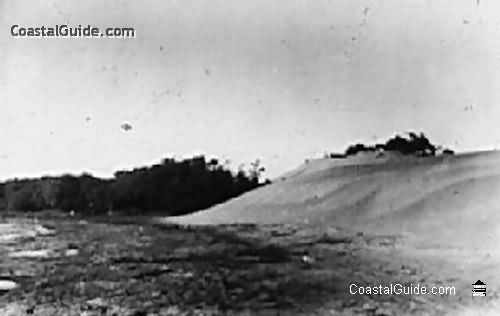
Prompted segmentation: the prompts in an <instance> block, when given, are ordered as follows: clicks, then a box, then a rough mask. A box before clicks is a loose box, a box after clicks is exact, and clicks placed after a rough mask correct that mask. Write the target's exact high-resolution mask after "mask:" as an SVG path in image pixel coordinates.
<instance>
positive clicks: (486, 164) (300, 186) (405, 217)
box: [175, 152, 500, 247]
mask: <svg viewBox="0 0 500 316" xmlns="http://www.w3.org/2000/svg"><path fill="white" fill-rule="evenodd" d="M175 221H177V222H181V223H187V224H221V223H241V222H251V223H308V224H313V225H318V226H340V227H346V228H351V229H356V230H358V231H364V232H371V233H382V234H398V235H411V236H419V237H422V238H425V237H426V236H428V238H432V239H435V240H436V241H437V242H440V243H441V242H443V241H446V242H448V243H450V244H455V243H456V244H457V245H461V244H464V243H468V244H470V245H481V247H484V246H487V245H492V246H496V247H497V245H498V242H500V152H481V153H468V154H461V155H456V156H439V157H431V158H404V157H397V156H392V157H391V156H390V155H385V156H384V157H379V158H375V156H372V157H367V156H365V157H354V158H352V159H351V158H349V159H321V160H316V161H311V162H309V163H308V164H306V165H303V166H301V167H299V168H298V169H297V170H295V171H293V172H290V173H288V174H287V176H286V178H282V179H278V180H277V181H276V182H275V183H273V184H272V185H269V186H265V187H262V188H260V189H258V190H255V191H252V192H249V193H247V194H245V195H243V196H241V197H238V198H236V199H233V200H231V201H229V202H227V203H225V204H221V205H218V206H215V207H213V208H211V209H209V210H206V211H202V212H199V213H196V214H192V215H189V216H184V217H179V218H176V219H175Z"/></svg>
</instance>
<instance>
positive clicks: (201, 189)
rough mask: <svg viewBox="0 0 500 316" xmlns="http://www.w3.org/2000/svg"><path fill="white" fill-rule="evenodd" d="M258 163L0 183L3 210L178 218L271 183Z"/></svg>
mask: <svg viewBox="0 0 500 316" xmlns="http://www.w3.org/2000/svg"><path fill="white" fill-rule="evenodd" d="M264 171H265V169H264V167H262V166H261V165H260V161H259V160H256V161H255V162H254V163H252V164H251V166H250V168H249V169H248V170H244V169H243V168H240V169H239V170H237V171H232V170H230V168H229V167H228V166H227V165H222V164H221V163H220V162H219V161H218V160H217V159H211V160H209V161H207V160H206V158H205V157H204V156H195V157H192V158H188V159H183V160H176V159H171V158H167V159H164V160H163V161H162V162H161V163H159V164H155V165H153V166H149V167H141V168H135V169H133V170H121V171H117V172H116V173H115V174H114V176H113V177H112V178H111V179H103V178H98V177H94V176H92V175H91V174H88V173H84V174H81V175H70V174H65V175H62V176H57V177H41V178H34V179H13V180H8V181H5V182H3V183H0V208H1V209H7V210H19V211H41V210H47V209H52V210H54V209H55V210H63V211H68V212H69V211H71V210H73V211H75V212H80V213H84V214H89V215H99V214H103V213H106V212H109V211H117V212H121V213H127V214H135V215H139V214H147V213H152V212H154V213H155V214H158V213H161V214H163V215H168V216H174V215H183V214H188V213H191V212H194V211H197V210H202V209H205V208H208V207H210V206H212V205H214V204H218V203H222V202H224V201H226V200H228V199H231V198H233V197H236V196H238V195H241V194H243V193H245V192H247V191H250V190H253V189H255V188H257V187H260V186H262V185H265V184H268V183H270V181H269V180H266V181H265V182H262V181H261V180H262V179H261V176H262V173H263V172H264Z"/></svg>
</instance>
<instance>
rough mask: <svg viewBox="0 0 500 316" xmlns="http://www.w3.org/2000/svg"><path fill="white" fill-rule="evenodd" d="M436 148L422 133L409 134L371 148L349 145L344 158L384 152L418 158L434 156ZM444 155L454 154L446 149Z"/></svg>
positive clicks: (361, 145) (363, 145)
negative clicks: (358, 154) (364, 153)
mask: <svg viewBox="0 0 500 316" xmlns="http://www.w3.org/2000/svg"><path fill="white" fill-rule="evenodd" d="M437 148H438V147H436V146H435V145H434V144H432V143H431V142H430V141H429V139H428V138H427V137H426V136H425V135H424V133H420V134H418V135H417V134H416V133H414V132H409V133H408V137H402V136H400V135H396V136H394V137H392V138H390V139H389V140H387V142H385V143H384V144H375V145H373V146H367V145H365V144H361V143H358V144H355V145H350V146H348V147H347V149H346V150H345V156H352V155H356V154H357V153H359V152H379V153H380V152H384V151H395V152H399V153H401V154H403V155H415V156H420V157H427V156H435V155H436V151H437ZM443 153H444V154H453V153H454V152H453V151H452V150H450V149H446V153H445V152H443Z"/></svg>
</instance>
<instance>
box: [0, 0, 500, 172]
mask: <svg viewBox="0 0 500 316" xmlns="http://www.w3.org/2000/svg"><path fill="white" fill-rule="evenodd" d="M365 8H368V9H367V10H365ZM499 13H500V3H499V2H498V1H494V0H481V1H480V3H479V5H478V4H477V2H476V0H454V1H444V0H406V1H400V0H378V1H367V0H364V1H362V0H358V1H353V0H317V1H308V0H302V1H298V0H295V1H280V0H266V1H264V0H252V1H243V0H232V1H226V0H224V1H223V0H211V1H206V0H205V1H203V0H178V1H165V0H151V1H123V0H87V1H62V0H45V1H36V2H35V1H16V0H0V30H1V34H2V35H0V144H2V146H1V147H0V179H4V178H9V177H14V176H39V175H42V174H60V173H62V172H67V171H71V172H81V171H89V172H91V173H93V174H95V175H100V176H108V175H111V174H112V172H113V171H115V170H117V169H120V168H129V167H134V166H141V165H145V164H151V163H154V162H158V161H160V160H161V159H162V158H164V157H171V156H173V155H177V156H189V155H192V154H197V153H204V154H206V155H207V156H208V157H211V156H217V157H219V158H222V159H224V158H229V159H231V160H232V161H234V165H235V166H237V165H238V164H239V163H242V162H249V161H252V160H254V159H255V158H261V159H262V161H263V164H264V165H265V166H266V167H267V168H268V174H267V175H268V176H276V175H278V174H280V173H282V172H284V171H287V170H289V169H291V168H294V167H295V166H296V165H298V164H299V163H301V162H302V161H303V160H304V159H305V158H308V157H311V156H317V155H321V154H322V153H323V152H325V151H343V150H344V148H345V147H346V146H347V145H348V144H351V143H353V142H357V141H362V142H367V143H368V142H373V141H375V137H378V138H380V139H383V140H385V139H386V138H387V137H389V136H392V135H394V134H395V133H397V132H403V131H406V130H410V129H412V130H416V131H424V132H425V133H426V134H427V135H428V136H429V138H430V139H431V141H433V142H435V143H438V144H443V145H445V146H450V147H452V148H454V149H457V150H474V149H487V148H495V147H498V146H499V145H500V124H498V119H499V118H500V105H499V104H500V103H499V101H500V100H499V96H500V92H499V91H500V90H499V88H500V87H499V80H498V79H499V78H498V71H499V67H498V66H499V57H500V55H499V54H498V53H499V52H500V49H499V48H500V45H499V43H500V23H499V22H500V18H498V17H499V16H500V15H499ZM64 23H68V25H69V26H78V25H83V26H86V25H88V24H90V25H93V26H97V27H100V28H101V29H104V28H106V27H118V26H120V27H121V26H123V27H134V28H136V30H137V38H135V39H15V38H13V37H11V36H10V27H11V25H13V24H19V25H21V26H25V27H40V26H46V27H49V26H54V25H56V24H64ZM160 47H161V48H162V49H160ZM471 105H472V110H466V107H469V106H471ZM87 117H90V120H87V119H86V118H87ZM124 121H127V122H129V123H130V124H131V125H132V126H133V129H132V130H130V131H128V132H125V131H123V130H122V129H121V128H120V124H121V123H122V122H124Z"/></svg>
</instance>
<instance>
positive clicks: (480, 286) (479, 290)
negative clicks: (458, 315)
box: [472, 280, 486, 296]
mask: <svg viewBox="0 0 500 316" xmlns="http://www.w3.org/2000/svg"><path fill="white" fill-rule="evenodd" d="M472 296H486V284H485V283H483V282H482V281H481V280H477V281H476V283H474V284H472Z"/></svg>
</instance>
